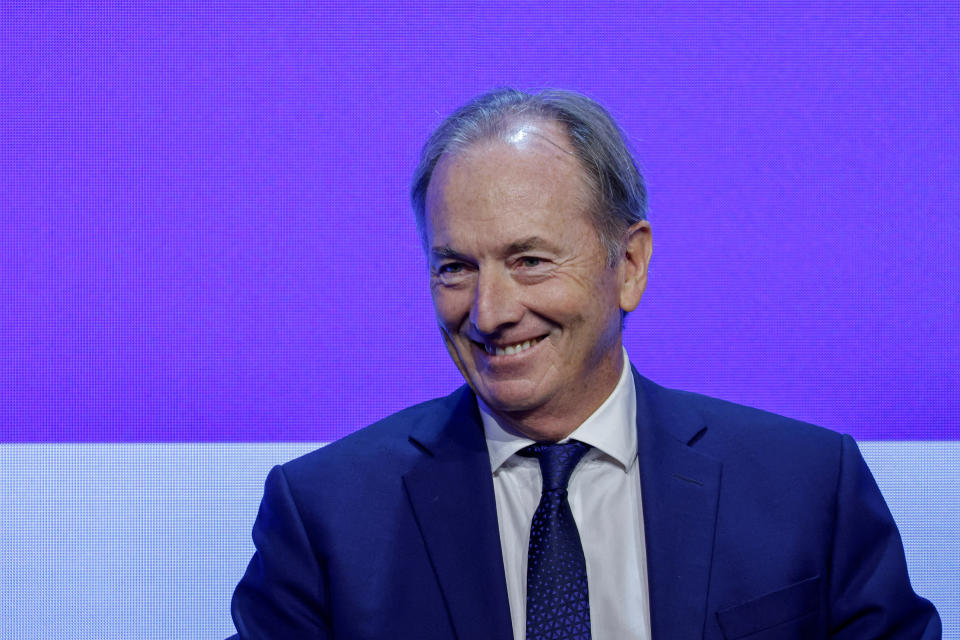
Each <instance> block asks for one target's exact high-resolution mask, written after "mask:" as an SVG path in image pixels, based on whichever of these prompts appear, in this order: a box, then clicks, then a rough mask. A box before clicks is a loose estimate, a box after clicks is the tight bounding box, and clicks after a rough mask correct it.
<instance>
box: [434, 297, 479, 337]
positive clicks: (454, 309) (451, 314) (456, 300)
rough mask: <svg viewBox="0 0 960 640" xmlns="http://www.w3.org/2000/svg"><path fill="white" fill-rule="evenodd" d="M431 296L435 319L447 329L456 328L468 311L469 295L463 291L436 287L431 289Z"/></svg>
mask: <svg viewBox="0 0 960 640" xmlns="http://www.w3.org/2000/svg"><path fill="white" fill-rule="evenodd" d="M432 297H433V308H434V310H436V312H437V320H439V321H440V322H441V323H442V324H443V325H444V326H445V327H447V328H448V329H455V328H457V327H458V326H459V325H460V323H461V322H463V319H464V318H465V317H466V316H467V315H468V314H469V313H470V297H469V295H467V294H466V293H465V292H463V291H452V290H450V289H444V288H442V287H436V288H434V289H433V291H432Z"/></svg>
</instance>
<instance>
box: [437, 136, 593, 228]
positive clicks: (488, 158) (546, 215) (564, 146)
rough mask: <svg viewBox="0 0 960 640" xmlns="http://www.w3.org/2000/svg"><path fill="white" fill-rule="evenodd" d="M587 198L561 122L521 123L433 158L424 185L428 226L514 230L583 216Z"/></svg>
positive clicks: (585, 183)
mask: <svg viewBox="0 0 960 640" xmlns="http://www.w3.org/2000/svg"><path fill="white" fill-rule="evenodd" d="M593 201H594V198H593V191H592V189H591V188H590V184H589V181H588V178H587V176H586V175H585V173H584V171H583V167H582V166H581V163H580V160H579V158H578V157H577V156H576V154H575V152H574V150H573V147H572V146H571V144H570V142H569V139H568V136H567V133H566V131H565V130H564V129H563V128H562V126H561V125H559V124H558V123H556V122H549V121H528V122H521V123H517V124H516V125H515V126H512V127H508V128H507V129H506V130H505V132H504V133H503V134H502V135H499V136H497V137H495V138H488V139H483V140H480V141H478V142H475V143H472V144H470V145H469V146H467V147H466V148H464V149H460V150H457V151H456V152H453V153H449V154H445V155H444V156H442V157H441V158H440V160H439V161H438V162H437V165H436V167H435V168H434V172H433V176H432V178H431V180H430V185H429V187H428V189H427V202H426V204H427V207H426V208H427V211H426V213H427V216H426V218H427V219H426V222H427V231H428V235H436V234H437V233H440V234H441V235H446V234H447V233H450V232H455V231H457V230H458V229H464V230H465V231H468V232H474V233H480V232H483V233H488V234H489V233H492V232H506V231H510V230H515V231H517V232H521V231H522V230H523V229H524V228H528V229H529V228H530V227H542V226H544V225H549V226H552V225H556V224H562V223H564V222H570V218H571V217H582V216H586V215H587V214H588V213H589V210H590V208H591V206H592V204H593ZM487 227H492V228H487ZM498 235H499V234H498Z"/></svg>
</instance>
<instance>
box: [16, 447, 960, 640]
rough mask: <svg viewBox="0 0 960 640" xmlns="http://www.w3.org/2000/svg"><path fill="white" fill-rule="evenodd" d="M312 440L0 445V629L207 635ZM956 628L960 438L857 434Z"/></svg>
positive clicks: (224, 611) (922, 579) (959, 626)
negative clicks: (272, 473)
mask: <svg viewBox="0 0 960 640" xmlns="http://www.w3.org/2000/svg"><path fill="white" fill-rule="evenodd" d="M315 446H316V445H310V444H293V445H291V444H123V445H2V446H0V486H2V491H0V601H2V602H3V603H4V607H3V609H4V615H3V616H0V638H18V639H24V640H28V639H33V638H36V639H38V640H39V639H41V638H43V639H47V638H58V639H70V638H77V639H81V638H83V639H87V638H98V639H103V640H112V639H117V640H120V639H124V640H126V639H129V638H158V639H159V638H164V639H166V638H204V639H208V638H218V637H225V636H227V635H229V634H230V633H232V632H233V627H232V624H231V621H230V612H229V605H230V595H231V593H232V591H233V587H234V585H235V584H236V582H237V580H238V579H239V578H240V576H241V575H242V573H243V571H244V569H245V568H246V564H247V561H248V560H249V558H250V555H251V553H252V552H253V544H252V542H251V541H250V528H251V525H252V524H253V519H254V517H255V515H256V510H257V505H258V504H259V501H260V496H261V492H262V489H263V480H264V478H265V477H266V474H267V471H268V470H269V468H270V467H271V466H272V465H274V464H276V463H278V462H282V461H285V460H288V459H290V458H293V457H295V456H297V455H299V454H300V453H303V452H306V451H308V450H310V449H312V448H314V447H315ZM861 448H862V449H863V452H864V455H865V457H866V458H867V460H868V462H869V463H870V465H871V468H873V470H874V472H875V474H876V476H877V479H878V482H879V483H880V486H881V488H882V489H883V491H884V494H885V495H886V496H887V500H888V502H889V503H890V507H891V510H892V511H893V514H894V517H895V518H896V519H897V522H898V524H899V525H900V530H901V532H902V534H903V537H904V543H905V545H906V548H907V557H908V562H909V563H910V569H911V576H912V578H913V582H914V586H915V587H916V589H917V590H918V591H919V592H920V593H922V594H923V595H925V596H927V597H929V598H930V599H932V600H933V601H934V602H935V603H937V605H938V607H939V608H940V610H941V615H943V617H944V624H945V629H944V630H945V634H944V637H945V638H960V473H958V471H957V464H956V461H957V460H958V459H960V443H958V442H934V443H922V442H911V443H892V442H885V443H880V442H868V443H862V444H861Z"/></svg>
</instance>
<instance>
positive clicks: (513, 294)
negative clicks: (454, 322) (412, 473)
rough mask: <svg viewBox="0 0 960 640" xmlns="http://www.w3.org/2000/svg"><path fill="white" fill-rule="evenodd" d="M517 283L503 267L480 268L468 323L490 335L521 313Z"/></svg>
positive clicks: (519, 290)
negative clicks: (499, 268) (501, 268)
mask: <svg viewBox="0 0 960 640" xmlns="http://www.w3.org/2000/svg"><path fill="white" fill-rule="evenodd" d="M521 295H522V290H521V287H520V284H519V283H517V282H516V280H514V279H513V278H511V277H510V274H509V273H507V272H506V271H505V270H498V269H492V270H491V269H486V270H484V269H481V270H480V273H479V274H478V277H477V288H476V290H475V291H474V293H473V306H472V307H471V308H470V323H471V324H472V325H473V326H474V328H475V329H476V330H477V331H478V332H479V333H481V334H483V335H492V334H495V333H496V332H497V331H500V330H502V329H504V328H506V327H508V326H510V325H514V324H516V323H518V322H519V321H520V318H522V317H523V304H522V302H521Z"/></svg>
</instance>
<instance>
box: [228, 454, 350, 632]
mask: <svg viewBox="0 0 960 640" xmlns="http://www.w3.org/2000/svg"><path fill="white" fill-rule="evenodd" d="M253 542H254V544H255V545H256V552H255V553H254V555H253V559H251V560H250V565H249V566H248V567H247V571H246V573H245V574H244V576H243V578H242V579H241V580H240V583H239V584H238V585H237V588H236V591H234V594H233V602H232V606H231V612H232V614H233V622H234V624H235V625H236V627H237V636H234V637H237V638H239V639H240V640H260V639H265V638H284V639H285V640H299V639H301V638H303V639H306V638H310V639H312V640H314V639H315V640H322V639H326V638H332V637H333V633H332V632H331V629H330V621H329V614H328V611H329V609H328V598H327V593H326V587H325V580H324V577H323V572H322V566H321V562H320V561H319V558H318V557H317V554H316V552H315V551H314V548H313V547H312V545H311V541H310V539H309V537H308V536H307V532H306V529H305V528H304V526H303V521H302V520H301V517H300V513H299V510H298V508H297V505H296V502H295V501H294V497H293V494H292V493H291V491H290V486H289V484H288V482H287V478H286V475H285V474H284V472H283V468H282V467H279V466H278V467H274V468H273V469H272V470H271V471H270V474H269V475H268V476H267V480H266V485H265V487H264V492H263V500H262V501H261V503H260V511H259V513H258V514H257V519H256V522H255V523H254V525H253Z"/></svg>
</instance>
